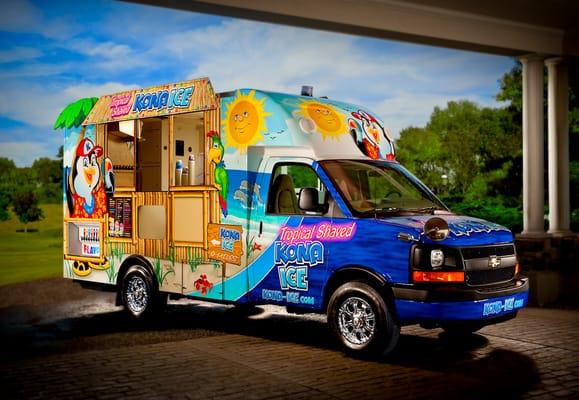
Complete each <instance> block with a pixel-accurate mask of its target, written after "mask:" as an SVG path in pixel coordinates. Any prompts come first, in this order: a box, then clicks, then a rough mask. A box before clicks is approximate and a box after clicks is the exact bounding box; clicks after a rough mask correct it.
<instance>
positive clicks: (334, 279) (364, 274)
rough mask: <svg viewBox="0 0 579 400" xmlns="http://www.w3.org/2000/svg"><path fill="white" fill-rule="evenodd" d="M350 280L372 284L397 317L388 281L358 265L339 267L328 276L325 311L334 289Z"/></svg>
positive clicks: (325, 291)
mask: <svg viewBox="0 0 579 400" xmlns="http://www.w3.org/2000/svg"><path fill="white" fill-rule="evenodd" d="M352 281H358V282H364V283H367V284H369V285H370V286H372V287H373V288H374V289H375V290H376V291H377V292H378V293H380V295H382V298H383V299H384V301H385V302H386V306H387V307H388V309H389V310H390V311H391V312H392V314H393V316H394V318H397V314H396V307H395V304H394V294H393V292H392V288H391V287H390V284H389V283H388V281H386V279H384V278H383V277H382V276H380V275H378V274H377V273H375V272H373V271H370V270H368V269H367V268H364V267H359V266H352V267H345V268H341V269H339V270H337V271H335V272H334V273H333V274H332V276H330V279H329V280H328V282H327V283H326V286H325V288H324V310H325V311H326V313H327V312H328V303H329V301H330V298H331V297H332V294H333V293H334V291H335V290H336V289H337V288H338V287H340V286H341V285H343V284H344V283H346V282H352Z"/></svg>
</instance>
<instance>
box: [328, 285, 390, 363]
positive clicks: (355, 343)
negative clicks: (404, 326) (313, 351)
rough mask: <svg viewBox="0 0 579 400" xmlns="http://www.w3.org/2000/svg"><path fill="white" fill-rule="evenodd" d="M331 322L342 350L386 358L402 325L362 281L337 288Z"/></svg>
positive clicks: (330, 314)
mask: <svg viewBox="0 0 579 400" xmlns="http://www.w3.org/2000/svg"><path fill="white" fill-rule="evenodd" d="M328 323H329V325H330V327H331V328H332V331H333V332H334V335H335V336H336V338H337V339H338V342H339V343H340V345H341V346H342V348H343V349H344V350H345V351H346V352H348V353H350V354H353V355H370V356H372V355H374V356H379V355H387V354H389V353H391V352H392V350H394V348H395V347H396V344H397V343H398V338H399V336H400V325H399V324H398V323H397V322H396V321H395V319H394V317H393V315H392V313H391V311H390V310H388V307H387V306H386V302H385V301H384V299H383V298H382V296H381V295H380V294H379V293H378V292H377V291H376V290H375V289H374V288H373V287H372V286H370V285H368V284H366V283H363V282H348V283H345V284H344V285H342V286H340V287H339V288H338V289H336V291H335V292H334V294H333V295H332V297H331V298H330V302H329V306H328Z"/></svg>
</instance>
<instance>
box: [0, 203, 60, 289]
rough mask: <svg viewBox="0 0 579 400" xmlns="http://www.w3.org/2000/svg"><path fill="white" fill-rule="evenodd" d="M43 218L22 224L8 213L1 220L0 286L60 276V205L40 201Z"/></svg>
mask: <svg viewBox="0 0 579 400" xmlns="http://www.w3.org/2000/svg"><path fill="white" fill-rule="evenodd" d="M40 207H41V208H42V210H43V211H44V217H45V218H44V219H43V220H41V221H39V222H33V223H30V224H28V229H38V231H36V232H27V233H24V232H16V230H18V229H23V228H24V225H23V224H21V223H20V221H18V217H16V216H15V215H14V214H11V218H10V219H9V220H8V221H4V222H0V286H2V285H7V284H10V283H17V282H25V281H31V280H35V279H41V278H51V277H58V276H62V205H61V204H42V205H41V206H40Z"/></svg>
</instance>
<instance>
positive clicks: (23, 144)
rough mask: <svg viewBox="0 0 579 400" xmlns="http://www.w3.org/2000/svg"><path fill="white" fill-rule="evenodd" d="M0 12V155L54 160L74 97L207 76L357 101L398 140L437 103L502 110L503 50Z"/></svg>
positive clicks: (119, 10)
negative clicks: (62, 117) (56, 126)
mask: <svg viewBox="0 0 579 400" xmlns="http://www.w3.org/2000/svg"><path fill="white" fill-rule="evenodd" d="M2 5H3V7H2V12H1V13H0V89H1V90H2V94H1V96H0V156H4V157H9V158H12V159H13V160H14V161H15V162H16V164H17V165H19V166H26V165H30V164H31V163H32V161H33V160H34V159H36V158H38V157H54V156H55V154H56V152H57V149H58V146H60V145H61V143H62V135H61V132H59V131H53V130H52V125H53V123H54V121H55V120H56V117H57V116H58V114H59V113H60V111H61V110H62V109H63V108H64V107H65V106H66V105H67V104H68V103H70V102H72V101H74V100H76V99H78V98H81V97H92V96H100V95H103V94H107V93H113V92H117V91H121V90H126V89H132V88H137V87H147V86H153V85H156V84H160V83H168V82H177V81H181V80H186V79H189V78H193V77H199V76H209V77H210V78H211V81H212V83H213V86H214V87H215V89H216V90H217V91H228V90H232V89H237V88H243V87H254V88H258V89H263V90H271V91H280V92H288V93H298V92H299V91H300V88H301V86H302V85H304V84H305V85H312V86H314V94H315V95H319V96H322V95H326V96H329V97H330V98H334V99H337V100H342V101H346V102H353V103H357V104H363V105H365V106H367V107H369V108H370V109H372V110H374V111H375V112H376V113H377V114H378V115H379V116H380V117H382V119H383V120H384V121H385V123H386V125H387V126H389V128H390V129H391V130H392V132H393V133H394V135H395V136H398V133H399V131H400V130H401V129H403V128H405V127H408V126H422V125H424V124H425V123H426V122H427V121H428V119H429V116H430V114H431V112H432V110H433V108H434V107H435V106H437V105H438V106H444V105H445V104H446V103H447V102H448V101H450V100H456V99H470V100H473V101H475V102H477V103H479V104H480V105H484V106H499V105H500V104H499V103H497V102H496V101H495V99H494V95H495V94H496V92H497V91H498V87H499V84H498V80H499V79H500V77H501V76H502V75H503V74H504V73H505V72H507V71H509V70H510V69H511V68H512V66H513V65H514V60H513V59H511V58H508V57H501V56H495V55H488V54H481V53H472V52H465V51H458V50H451V49H444V48H437V47H429V46H423V45H416V44H409V43H402V42H394V41H386V40H379V39H373V38H365V37H357V36H352V35H344V34H338V33H332V32H324V31H316V30H311V29H302V28H294V27H288V26H281V25H272V24H266V23H258V22H252V21H245V20H239V19H231V18H224V17H218V16H211V15H205V14H196V13H191V12H181V11H176V10H169V9H162V8H156V7H150V6H143V5H137V4H131V3H124V2H116V1H96V0H91V1H84V2H83V1H58V0H53V1H50V2H47V1H42V0H40V1H29V0H14V1H12V0H4V1H3V2H2Z"/></svg>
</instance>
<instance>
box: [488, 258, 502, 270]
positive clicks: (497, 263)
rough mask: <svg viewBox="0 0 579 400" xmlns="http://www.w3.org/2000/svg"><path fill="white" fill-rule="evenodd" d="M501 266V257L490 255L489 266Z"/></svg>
mask: <svg viewBox="0 0 579 400" xmlns="http://www.w3.org/2000/svg"><path fill="white" fill-rule="evenodd" d="M500 266H501V259H500V258H497V256H490V257H489V268H498V267H500Z"/></svg>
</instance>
